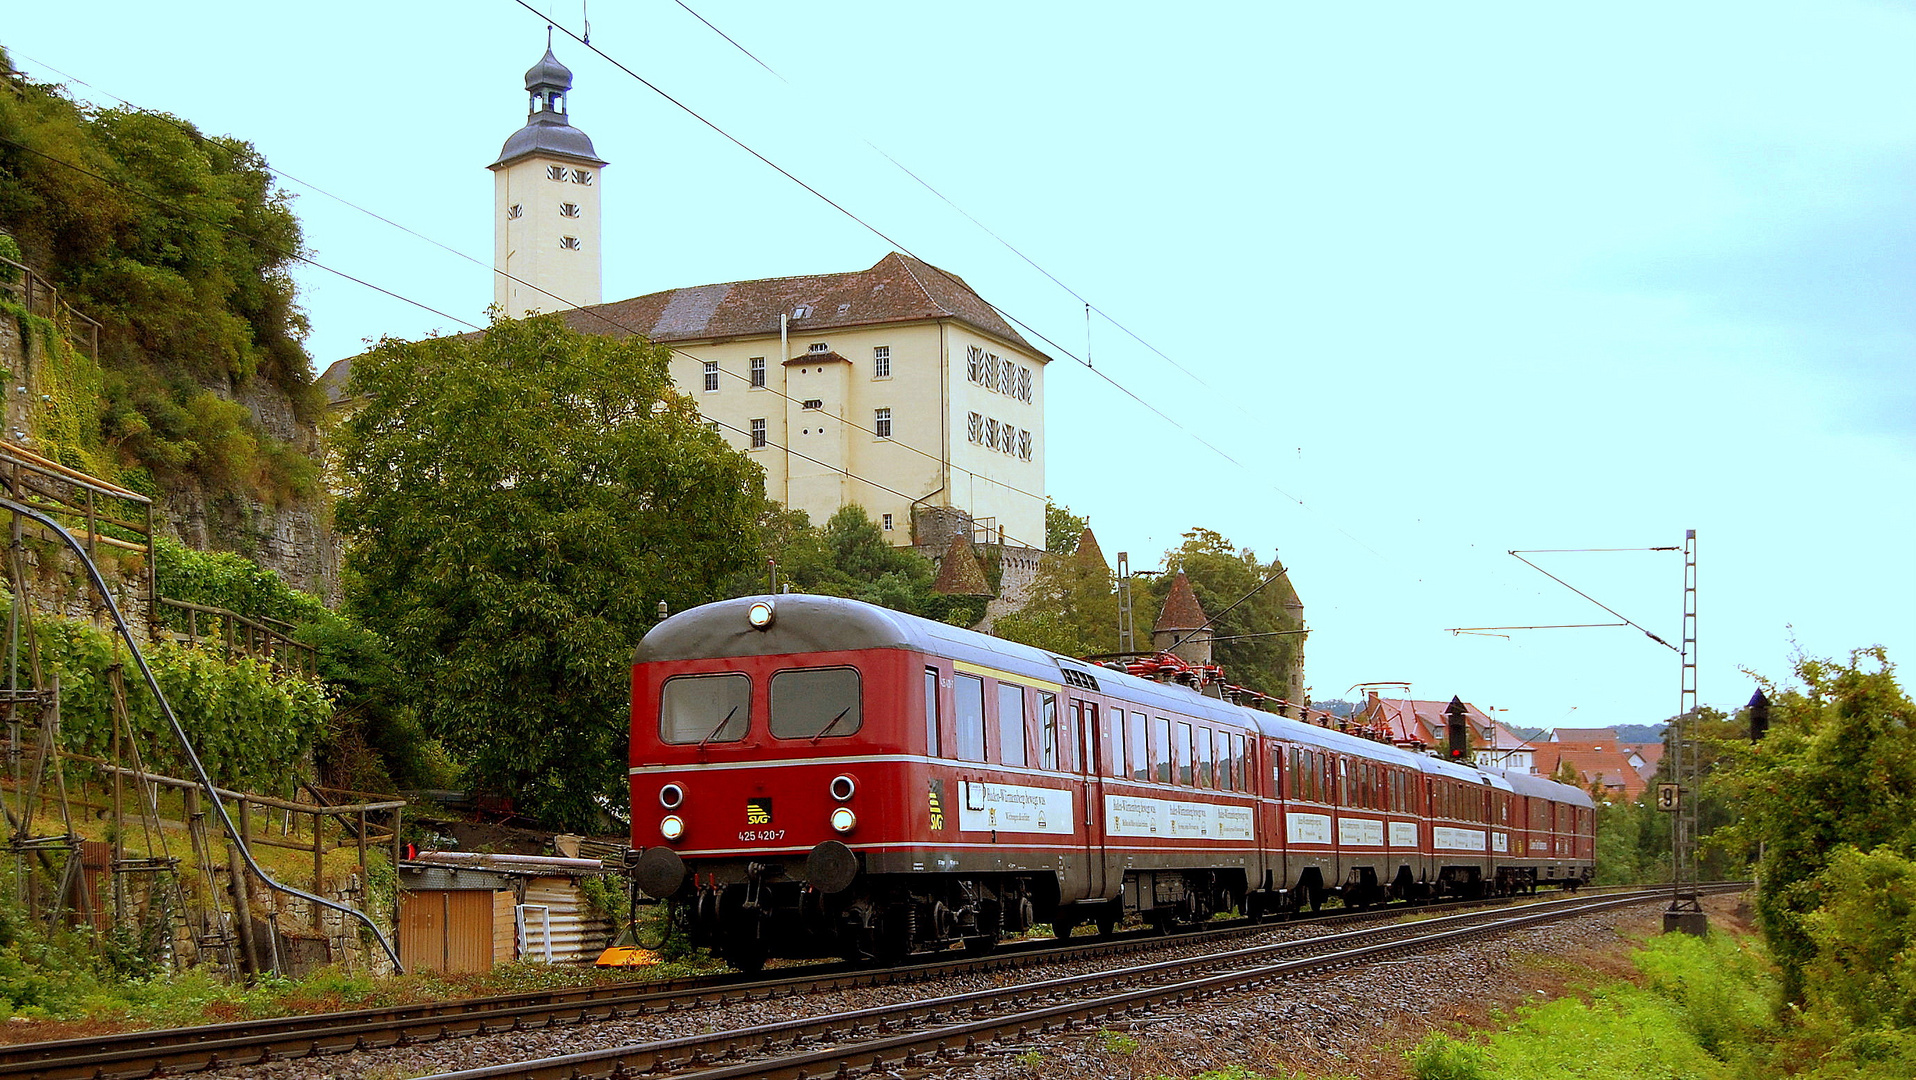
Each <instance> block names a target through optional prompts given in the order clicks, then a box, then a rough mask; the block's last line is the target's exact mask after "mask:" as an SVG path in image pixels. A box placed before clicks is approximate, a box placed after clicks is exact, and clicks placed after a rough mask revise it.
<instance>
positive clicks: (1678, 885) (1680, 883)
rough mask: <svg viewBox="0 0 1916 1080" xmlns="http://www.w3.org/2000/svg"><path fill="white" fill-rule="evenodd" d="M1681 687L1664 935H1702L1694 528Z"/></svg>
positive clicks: (1687, 559)
mask: <svg viewBox="0 0 1916 1080" xmlns="http://www.w3.org/2000/svg"><path fill="white" fill-rule="evenodd" d="M1681 655H1682V658H1683V667H1682V688H1681V690H1680V692H1679V694H1678V699H1677V718H1676V725H1675V727H1676V730H1675V735H1674V737H1673V738H1672V739H1671V744H1672V745H1671V747H1670V751H1671V761H1670V779H1672V780H1674V781H1675V782H1676V785H1677V805H1676V812H1675V813H1674V814H1673V815H1672V816H1671V823H1670V828H1671V833H1670V907H1669V909H1668V910H1666V911H1665V912H1664V913H1663V932H1664V933H1666V934H1667V933H1670V932H1672V931H1678V930H1680V931H1682V932H1684V933H1686V934H1694V935H1696V936H1698V937H1702V936H1703V935H1704V934H1706V933H1708V932H1709V930H1710V920H1709V916H1708V915H1706V914H1704V911H1703V903H1702V901H1701V900H1699V899H1698V897H1697V882H1696V876H1697V875H1696V819H1697V803H1698V802H1699V801H1700V800H1699V798H1698V792H1697V783H1698V781H1697V774H1698V771H1699V770H1698V761H1697V755H1698V743H1697V730H1696V729H1697V723H1698V721H1699V720H1700V719H1701V718H1700V717H1699V716H1698V715H1697V707H1698V706H1697V687H1696V530H1695V529H1689V530H1686V531H1685V532H1684V534H1683V649H1682V653H1681Z"/></svg>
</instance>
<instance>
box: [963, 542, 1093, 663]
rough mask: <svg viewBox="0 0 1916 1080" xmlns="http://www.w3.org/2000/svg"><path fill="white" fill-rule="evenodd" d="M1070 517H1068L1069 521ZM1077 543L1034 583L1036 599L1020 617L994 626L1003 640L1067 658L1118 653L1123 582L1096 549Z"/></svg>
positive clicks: (1048, 561) (1054, 555) (1055, 553)
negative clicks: (1120, 585)
mask: <svg viewBox="0 0 1916 1080" xmlns="http://www.w3.org/2000/svg"><path fill="white" fill-rule="evenodd" d="M1067 516H1068V515H1067ZM1072 520H1074V521H1076V522H1078V523H1079V525H1078V530H1079V536H1073V537H1072V538H1071V544H1070V545H1069V547H1068V548H1066V549H1065V553H1063V554H1059V548H1057V547H1053V548H1052V549H1051V552H1050V553H1048V554H1047V555H1046V557H1045V559H1044V562H1043V564H1042V565H1041V567H1040V568H1039V570H1038V579H1037V580H1036V581H1035V582H1033V583H1032V587H1031V599H1030V601H1029V602H1028V603H1027V604H1026V605H1025V606H1024V608H1022V609H1021V610H1019V611H1016V612H1012V613H1011V614H1008V615H1004V616H1001V617H1000V618H999V619H998V620H997V621H996V622H995V623H993V624H992V626H993V630H994V632H995V633H997V634H998V635H999V636H1001V637H1006V638H1010V639H1011V640H1013V641H1021V642H1024V643H1025V644H1027V645H1035V646H1037V647H1039V648H1041V649H1049V650H1051V651H1052V652H1055V653H1062V654H1064V655H1066V656H1098V655H1101V654H1105V653H1114V652H1116V651H1118V596H1117V591H1116V589H1117V579H1116V578H1115V577H1114V576H1113V575H1112V573H1111V567H1110V566H1108V565H1106V563H1105V561H1104V555H1103V553H1101V552H1099V551H1098V549H1097V548H1096V547H1095V546H1092V547H1089V548H1081V547H1080V546H1079V540H1080V537H1081V536H1082V534H1083V531H1084V526H1083V524H1082V523H1083V521H1084V519H1083V518H1073V519H1072Z"/></svg>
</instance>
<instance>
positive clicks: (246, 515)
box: [160, 379, 339, 604]
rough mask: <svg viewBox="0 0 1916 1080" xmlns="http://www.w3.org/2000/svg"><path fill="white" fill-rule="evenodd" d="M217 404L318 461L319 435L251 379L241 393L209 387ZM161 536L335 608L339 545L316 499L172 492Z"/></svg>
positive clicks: (281, 394) (193, 487)
mask: <svg viewBox="0 0 1916 1080" xmlns="http://www.w3.org/2000/svg"><path fill="white" fill-rule="evenodd" d="M210 389H211V390H212V391H213V392H214V393H216V394H219V395H220V396H221V397H225V398H229V399H231V400H233V401H236V402H238V403H239V404H241V405H244V406H245V407H246V409H247V411H248V412H250V413H252V414H253V421H254V423H255V424H257V425H258V426H259V429H260V430H261V431H263V432H265V433H266V434H268V435H271V436H273V437H274V438H276V439H280V440H282V441H284V442H288V443H291V444H292V445H293V446H294V447H296V448H297V449H299V450H300V451H301V452H303V453H305V454H308V455H311V456H312V457H314V458H318V457H319V456H320V455H321V452H322V449H321V446H320V435H319V430H318V428H317V427H315V426H314V425H313V424H311V423H309V422H306V421H304V420H301V419H300V418H299V417H298V415H297V414H296V413H295V412H294V410H293V403H292V400H291V399H290V398H289V397H287V395H286V392H285V391H283V390H281V389H280V388H278V387H276V386H273V385H271V384H269V383H267V382H266V381H265V380H264V379H254V380H251V381H250V382H248V383H247V384H246V385H244V386H241V387H231V386H214V387H210ZM160 507H161V511H162V515H163V517H164V519H165V525H164V526H163V529H162V531H164V532H167V533H169V534H171V535H173V536H176V537H178V538H179V540H180V542H181V543H183V544H185V545H187V546H188V547H192V548H198V549H200V550H206V551H231V552H233V553H235V554H237V555H241V556H244V557H246V558H248V559H251V560H253V561H254V562H256V563H258V564H259V565H260V566H262V567H264V568H265V569H267V570H272V571H275V572H276V573H278V574H279V576H280V577H281V578H284V579H285V581H286V583H287V584H288V585H291V586H292V587H293V588H295V589H302V590H304V591H306V592H310V593H315V594H317V595H319V596H321V597H323V598H325V600H326V602H327V603H328V604H333V603H337V602H338V600H339V545H338V542H337V539H336V537H335V535H334V533H333V520H332V512H331V507H330V506H329V505H328V501H327V499H326V497H325V495H324V493H321V494H320V495H317V496H315V497H313V498H310V499H304V500H293V501H289V502H285V503H281V504H279V505H268V504H267V503H264V502H262V501H260V500H258V499H253V498H240V497H237V496H235V495H233V494H231V493H227V492H215V493H209V492H207V491H206V490H205V488H204V487H203V486H202V485H199V484H192V483H188V484H179V483H175V484H173V485H170V486H169V487H168V488H167V489H166V490H165V491H163V492H162V493H161V497H160Z"/></svg>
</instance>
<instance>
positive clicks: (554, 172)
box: [546, 165, 565, 180]
mask: <svg viewBox="0 0 1916 1080" xmlns="http://www.w3.org/2000/svg"><path fill="white" fill-rule="evenodd" d="M546 179H547V180H564V179H565V166H564V165H547V166H546Z"/></svg>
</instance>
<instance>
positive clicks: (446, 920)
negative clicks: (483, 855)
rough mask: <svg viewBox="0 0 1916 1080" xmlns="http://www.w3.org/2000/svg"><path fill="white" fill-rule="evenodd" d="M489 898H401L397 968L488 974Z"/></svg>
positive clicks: (452, 894) (426, 894) (474, 894)
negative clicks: (404, 966)
mask: <svg viewBox="0 0 1916 1080" xmlns="http://www.w3.org/2000/svg"><path fill="white" fill-rule="evenodd" d="M508 895H510V894H508ZM493 897H494V894H493V893H491V892H488V891H483V890H477V889H429V890H419V891H413V892H402V893H401V894H400V897H399V959H400V962H401V963H403V964H405V965H406V967H407V969H409V970H412V971H445V972H466V971H490V970H492V961H493V953H494V945H493V932H494V927H493V904H494V900H493Z"/></svg>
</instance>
